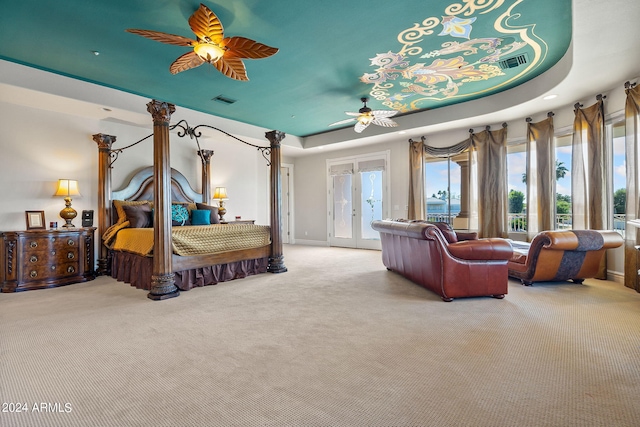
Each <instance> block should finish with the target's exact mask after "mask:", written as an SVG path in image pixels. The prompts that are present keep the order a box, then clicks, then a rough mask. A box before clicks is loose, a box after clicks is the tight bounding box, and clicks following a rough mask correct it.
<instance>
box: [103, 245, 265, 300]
mask: <svg viewBox="0 0 640 427" xmlns="http://www.w3.org/2000/svg"><path fill="white" fill-rule="evenodd" d="M268 265H269V258H268V257H264V258H256V259H249V260H243V261H235V262H230V263H227V264H218V265H210V266H206V267H201V268H194V269H191V270H184V271H176V272H175V283H176V286H177V287H178V289H180V290H181V291H188V290H189V289H191V288H195V287H201V286H207V285H215V284H216V283H219V282H227V281H229V280H234V279H242V278H244V277H247V276H253V275H255V274H261V273H266V272H267V266H268ZM152 273H153V258H151V257H144V256H140V255H136V254H132V253H129V252H116V251H113V252H112V253H111V277H113V278H114V279H116V280H118V281H120V282H125V283H129V284H130V285H131V286H135V287H136V288H138V289H145V290H151V275H152Z"/></svg>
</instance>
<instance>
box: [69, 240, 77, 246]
mask: <svg viewBox="0 0 640 427" xmlns="http://www.w3.org/2000/svg"><path fill="white" fill-rule="evenodd" d="M75 244H76V242H74V241H73V240H72V239H69V240H67V245H69V246H75Z"/></svg>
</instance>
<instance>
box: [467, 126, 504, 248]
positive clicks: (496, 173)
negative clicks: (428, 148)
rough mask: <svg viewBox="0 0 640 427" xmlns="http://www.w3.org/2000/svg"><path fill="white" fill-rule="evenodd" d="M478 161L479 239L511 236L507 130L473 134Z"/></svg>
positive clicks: (472, 138)
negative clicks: (509, 233) (508, 220)
mask: <svg viewBox="0 0 640 427" xmlns="http://www.w3.org/2000/svg"><path fill="white" fill-rule="evenodd" d="M471 141H472V144H473V148H472V149H473V151H474V154H475V157H476V161H477V183H476V185H477V205H478V236H479V237H505V238H506V237H508V227H507V211H508V194H507V128H506V124H504V125H503V128H502V129H500V130H496V131H491V130H489V129H487V130H484V131H482V132H480V133H477V134H474V133H472V134H471Z"/></svg>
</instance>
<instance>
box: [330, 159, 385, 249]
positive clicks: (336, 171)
mask: <svg viewBox="0 0 640 427" xmlns="http://www.w3.org/2000/svg"><path fill="white" fill-rule="evenodd" d="M388 164H389V152H388V151H386V152H383V153H375V154H371V155H366V156H361V157H352V158H342V159H334V160H327V170H328V180H327V187H328V189H329V191H328V206H329V219H328V223H327V224H328V230H329V244H330V245H331V246H341V247H347V248H362V249H380V235H379V234H378V232H377V231H375V230H373V229H372V228H371V222H372V221H373V220H374V219H382V218H386V217H387V216H388V208H387V206H389V203H388V201H387V193H388V191H387V188H388V184H387V175H388Z"/></svg>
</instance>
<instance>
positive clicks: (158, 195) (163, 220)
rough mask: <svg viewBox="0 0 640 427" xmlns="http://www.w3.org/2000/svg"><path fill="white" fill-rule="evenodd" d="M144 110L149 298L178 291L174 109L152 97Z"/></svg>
mask: <svg viewBox="0 0 640 427" xmlns="http://www.w3.org/2000/svg"><path fill="white" fill-rule="evenodd" d="M147 111H148V112H149V113H151V116H152V117H153V179H154V183H155V186H154V189H153V199H154V200H153V202H154V218H153V239H154V244H153V272H152V274H151V291H150V292H149V293H148V294H147V297H149V298H150V299H152V300H164V299H168V298H173V297H177V296H178V295H180V291H179V290H178V288H177V287H176V283H175V275H174V274H173V265H172V260H171V255H172V252H173V251H172V246H171V163H170V158H169V122H170V121H171V114H173V112H174V111H176V107H175V105H173V104H169V103H167V102H161V101H156V100H155V99H154V100H153V101H151V102H150V103H148V104H147Z"/></svg>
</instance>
